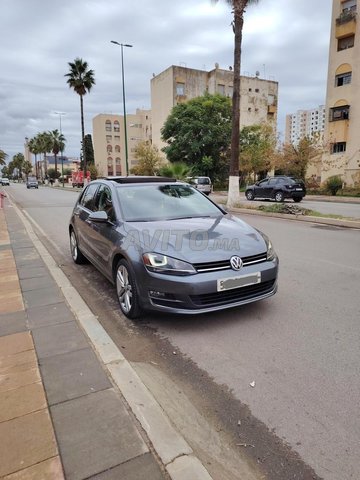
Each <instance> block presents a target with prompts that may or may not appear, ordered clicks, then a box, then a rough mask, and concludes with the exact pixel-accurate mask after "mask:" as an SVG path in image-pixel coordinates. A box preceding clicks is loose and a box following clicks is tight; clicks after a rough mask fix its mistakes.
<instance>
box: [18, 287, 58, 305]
mask: <svg viewBox="0 0 360 480" xmlns="http://www.w3.org/2000/svg"><path fill="white" fill-rule="evenodd" d="M23 298H24V303H25V306H26V308H31V307H40V306H41V305H51V304H53V303H59V302H61V301H63V300H64V297H63V295H62V293H61V290H60V289H59V287H57V286H50V287H47V288H39V289H37V290H29V291H26V292H23Z"/></svg>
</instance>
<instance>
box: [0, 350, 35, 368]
mask: <svg viewBox="0 0 360 480" xmlns="http://www.w3.org/2000/svg"><path fill="white" fill-rule="evenodd" d="M0 352H1V348H0ZM1 355H2V354H1ZM24 364H32V365H34V366H36V365H37V358H36V354H35V350H25V351H23V352H19V353H15V354H8V355H4V356H0V373H2V374H4V373H5V372H7V371H9V370H11V369H12V368H14V367H16V366H17V365H24Z"/></svg>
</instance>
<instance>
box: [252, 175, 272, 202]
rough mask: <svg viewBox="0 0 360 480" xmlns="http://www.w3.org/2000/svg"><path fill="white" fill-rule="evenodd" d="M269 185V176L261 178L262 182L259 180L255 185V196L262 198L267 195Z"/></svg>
mask: <svg viewBox="0 0 360 480" xmlns="http://www.w3.org/2000/svg"><path fill="white" fill-rule="evenodd" d="M268 185H269V179H268V178H265V180H261V182H258V184H257V185H255V197H260V198H264V197H267V195H268Z"/></svg>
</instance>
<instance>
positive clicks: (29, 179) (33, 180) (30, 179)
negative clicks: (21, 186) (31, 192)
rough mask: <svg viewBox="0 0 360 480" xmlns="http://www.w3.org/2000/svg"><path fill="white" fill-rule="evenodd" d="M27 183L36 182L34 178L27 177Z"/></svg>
mask: <svg viewBox="0 0 360 480" xmlns="http://www.w3.org/2000/svg"><path fill="white" fill-rule="evenodd" d="M28 181H29V182H36V177H28Z"/></svg>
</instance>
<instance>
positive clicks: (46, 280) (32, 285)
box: [20, 275, 56, 292]
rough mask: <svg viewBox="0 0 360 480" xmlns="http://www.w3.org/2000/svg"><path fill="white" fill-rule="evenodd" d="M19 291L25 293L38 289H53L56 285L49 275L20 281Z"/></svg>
mask: <svg viewBox="0 0 360 480" xmlns="http://www.w3.org/2000/svg"><path fill="white" fill-rule="evenodd" d="M20 285H21V290H22V291H23V292H27V291H30V290H38V289H40V288H43V289H44V288H46V287H53V288H56V283H55V281H54V280H53V278H52V277H51V276H50V275H44V276H42V277H35V278H25V279H23V280H20Z"/></svg>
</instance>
